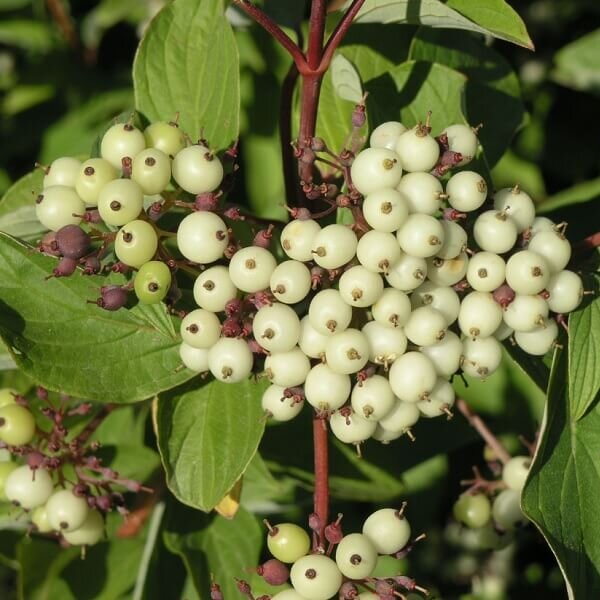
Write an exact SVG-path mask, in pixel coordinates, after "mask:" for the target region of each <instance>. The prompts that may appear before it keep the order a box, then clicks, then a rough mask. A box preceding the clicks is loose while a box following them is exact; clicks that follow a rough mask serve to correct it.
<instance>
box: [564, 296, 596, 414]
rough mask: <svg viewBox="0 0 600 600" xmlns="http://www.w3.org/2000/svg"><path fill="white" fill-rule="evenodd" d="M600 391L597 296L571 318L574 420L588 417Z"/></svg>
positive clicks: (570, 360) (570, 346)
mask: <svg viewBox="0 0 600 600" xmlns="http://www.w3.org/2000/svg"><path fill="white" fill-rule="evenodd" d="M595 287H596V288H597V287H598V286H597V285H596V286H595ZM592 289H593V288H592ZM598 390H600V298H598V297H597V296H596V297H595V298H594V300H593V301H592V302H590V303H589V304H586V305H585V306H584V307H583V308H580V309H579V310H576V311H575V312H574V313H572V314H571V315H569V406H570V408H571V413H570V417H571V419H573V420H575V421H578V420H579V419H580V418H581V417H582V416H583V415H584V414H585V412H586V411H587V410H588V408H589V406H590V404H591V403H592V402H593V401H594V399H595V398H596V395H597V394H598Z"/></svg>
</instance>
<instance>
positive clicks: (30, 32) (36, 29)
mask: <svg viewBox="0 0 600 600" xmlns="http://www.w3.org/2000/svg"><path fill="white" fill-rule="evenodd" d="M54 41H55V38H54V35H53V32H52V27H51V26H50V23H44V22H41V21H26V20H18V19H11V20H8V19H3V20H2V21H0V43H2V44H7V45H9V46H17V47H19V48H23V49H24V50H29V51H31V52H39V53H45V52H48V51H49V50H50V49H51V48H52V46H53V45H54Z"/></svg>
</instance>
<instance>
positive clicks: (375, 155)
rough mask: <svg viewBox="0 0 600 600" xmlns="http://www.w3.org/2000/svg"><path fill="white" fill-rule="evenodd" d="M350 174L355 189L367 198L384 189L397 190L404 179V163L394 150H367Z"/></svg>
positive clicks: (355, 162)
mask: <svg viewBox="0 0 600 600" xmlns="http://www.w3.org/2000/svg"><path fill="white" fill-rule="evenodd" d="M403 135H404V134H403ZM400 137H402V136H400ZM350 174H351V176H352V183H353V185H354V187H355V188H356V189H357V190H358V191H359V192H360V193H361V194H362V195H363V196H366V195H367V194H370V193H372V192H375V191H377V190H381V189H384V188H395V187H396V186H397V185H398V183H400V178H401V177H402V163H401V162H400V157H399V156H398V154H396V152H394V151H393V150H388V149H387V148H367V149H366V150H363V151H362V152H359V154H358V155H357V156H356V158H355V159H354V162H353V163H352V167H351V168H350Z"/></svg>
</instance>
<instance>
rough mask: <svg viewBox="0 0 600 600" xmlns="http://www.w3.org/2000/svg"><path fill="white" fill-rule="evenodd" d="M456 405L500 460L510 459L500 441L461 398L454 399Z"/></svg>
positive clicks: (504, 461) (502, 461)
mask: <svg viewBox="0 0 600 600" xmlns="http://www.w3.org/2000/svg"><path fill="white" fill-rule="evenodd" d="M456 407H457V408H458V410H460V412H461V413H462V414H463V415H464V416H465V418H466V419H467V421H469V424H470V425H471V426H472V427H473V428H474V429H476V430H477V433H478V434H479V435H480V436H481V437H482V438H483V439H484V441H485V442H486V444H487V445H488V446H489V447H490V448H491V449H492V450H493V451H494V452H495V453H496V456H497V457H498V459H499V460H500V462H501V463H502V464H503V465H505V464H506V463H507V462H508V461H509V460H510V454H509V453H508V450H507V449H506V448H505V447H504V446H503V445H502V442H500V440H499V439H498V438H497V437H496V436H495V435H494V434H493V433H492V432H491V431H490V430H489V428H488V426H487V425H486V424H485V423H484V422H483V420H482V418H481V417H479V416H478V415H476V414H475V413H474V412H473V411H472V410H471V408H470V407H469V405H468V404H467V403H466V402H465V401H464V400H463V399H462V398H459V399H458V400H457V401H456Z"/></svg>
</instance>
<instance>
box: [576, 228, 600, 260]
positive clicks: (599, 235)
mask: <svg viewBox="0 0 600 600" xmlns="http://www.w3.org/2000/svg"><path fill="white" fill-rule="evenodd" d="M599 246H600V231H597V232H596V233H593V234H592V235H588V237H586V238H584V239H583V240H581V241H580V242H578V243H577V244H575V246H574V247H573V254H574V255H575V256H585V255H586V254H589V253H590V252H591V251H592V250H593V249H594V248H598V247H599Z"/></svg>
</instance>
